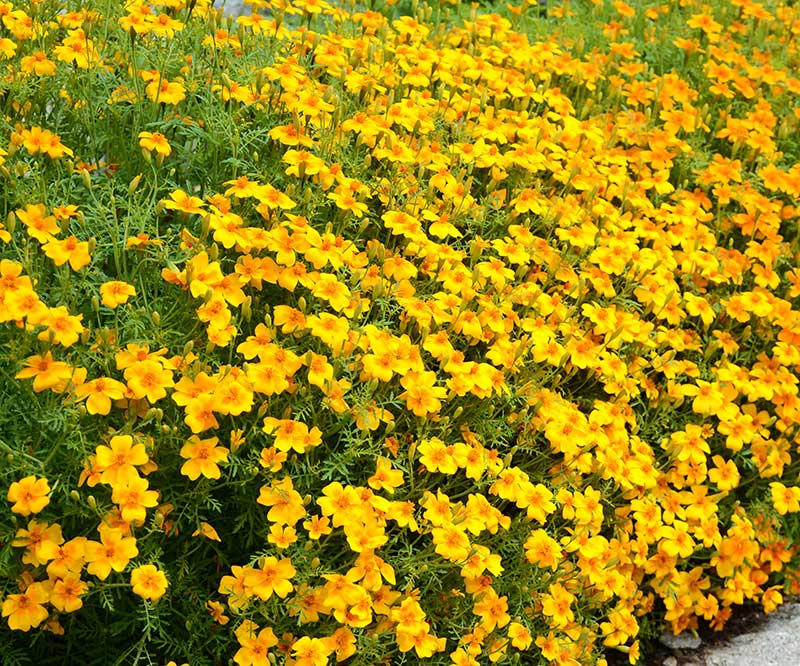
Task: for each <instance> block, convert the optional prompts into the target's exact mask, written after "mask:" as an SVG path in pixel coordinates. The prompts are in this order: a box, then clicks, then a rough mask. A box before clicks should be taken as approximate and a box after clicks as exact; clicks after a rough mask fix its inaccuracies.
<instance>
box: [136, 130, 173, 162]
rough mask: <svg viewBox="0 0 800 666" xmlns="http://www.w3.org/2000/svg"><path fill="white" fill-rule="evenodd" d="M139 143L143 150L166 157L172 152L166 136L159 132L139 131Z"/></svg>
mask: <svg viewBox="0 0 800 666" xmlns="http://www.w3.org/2000/svg"><path fill="white" fill-rule="evenodd" d="M139 145H140V146H141V147H142V148H144V149H145V150H148V151H150V152H151V153H152V152H156V153H158V154H159V155H163V156H164V157H167V156H168V155H169V154H170V153H171V152H172V146H170V145H169V141H167V137H165V136H164V135H163V134H161V132H139Z"/></svg>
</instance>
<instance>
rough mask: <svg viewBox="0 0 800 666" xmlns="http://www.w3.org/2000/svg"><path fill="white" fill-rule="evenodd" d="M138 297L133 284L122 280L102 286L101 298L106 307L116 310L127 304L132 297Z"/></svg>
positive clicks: (105, 283)
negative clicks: (119, 306)
mask: <svg viewBox="0 0 800 666" xmlns="http://www.w3.org/2000/svg"><path fill="white" fill-rule="evenodd" d="M135 295H136V288H135V287H134V286H133V285H132V284H128V283H127V282H122V281H121V280H111V281H110V282H104V283H103V284H101V285H100V296H101V298H102V303H103V305H105V306H106V307H109V308H112V309H113V308H115V307H117V306H118V305H122V304H123V303H127V302H128V299H129V298H130V297H131V296H135Z"/></svg>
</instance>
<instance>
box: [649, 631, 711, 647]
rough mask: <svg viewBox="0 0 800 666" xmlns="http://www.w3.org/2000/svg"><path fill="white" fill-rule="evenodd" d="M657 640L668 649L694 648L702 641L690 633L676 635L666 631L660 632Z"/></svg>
mask: <svg viewBox="0 0 800 666" xmlns="http://www.w3.org/2000/svg"><path fill="white" fill-rule="evenodd" d="M659 640H660V641H661V642H662V643H663V644H664V645H666V646H667V647H668V648H669V649H670V650H696V649H697V648H699V647H700V645H701V644H702V643H703V641H701V640H700V638H698V637H697V636H693V635H692V634H690V633H683V634H678V635H677V636H675V635H674V634H669V633H666V634H662V636H661V638H660V639H659Z"/></svg>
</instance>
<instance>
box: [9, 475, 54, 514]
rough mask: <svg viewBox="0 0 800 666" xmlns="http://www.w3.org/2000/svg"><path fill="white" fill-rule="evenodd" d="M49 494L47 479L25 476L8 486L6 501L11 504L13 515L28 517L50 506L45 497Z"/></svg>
mask: <svg viewBox="0 0 800 666" xmlns="http://www.w3.org/2000/svg"><path fill="white" fill-rule="evenodd" d="M49 492H50V486H49V484H48V483H47V479H45V478H41V479H40V478H37V477H36V476H26V477H25V478H24V479H20V480H19V481H14V483H12V484H11V486H9V488H8V493H7V494H6V499H7V500H8V501H9V502H13V505H12V507H11V510H12V511H13V512H14V513H18V514H20V515H21V516H30V515H31V514H32V513H39V512H40V511H41V510H42V509H44V508H45V507H46V506H47V505H48V504H50V498H49V497H48V496H47V494H48V493H49Z"/></svg>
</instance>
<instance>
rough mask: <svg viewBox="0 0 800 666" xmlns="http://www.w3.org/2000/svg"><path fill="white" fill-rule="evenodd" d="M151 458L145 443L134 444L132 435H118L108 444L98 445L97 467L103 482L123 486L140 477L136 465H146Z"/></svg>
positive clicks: (96, 454)
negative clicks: (128, 481) (129, 480)
mask: <svg viewBox="0 0 800 666" xmlns="http://www.w3.org/2000/svg"><path fill="white" fill-rule="evenodd" d="M149 460H150V458H149V456H148V455H147V451H146V449H145V447H144V444H138V443H137V444H134V440H133V437H131V436H130V435H116V436H114V437H112V438H111V441H110V442H109V443H108V446H104V445H100V446H98V447H97V450H96V452H95V469H96V470H97V471H99V472H100V481H101V482H102V483H108V484H110V485H112V486H121V485H124V484H125V482H126V481H127V480H128V479H131V478H135V477H138V472H137V471H136V466H141V465H146V464H147V463H148V461H149Z"/></svg>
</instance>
